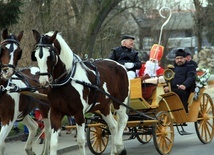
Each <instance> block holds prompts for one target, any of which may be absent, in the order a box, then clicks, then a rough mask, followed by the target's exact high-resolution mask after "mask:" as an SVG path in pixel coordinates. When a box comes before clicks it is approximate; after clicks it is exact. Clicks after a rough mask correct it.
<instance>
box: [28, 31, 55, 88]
mask: <svg viewBox="0 0 214 155" xmlns="http://www.w3.org/2000/svg"><path fill="white" fill-rule="evenodd" d="M32 31H33V36H34V38H35V40H36V44H35V48H34V50H33V52H32V53H31V59H32V61H37V62H38V67H39V69H40V77H39V82H40V84H41V86H43V87H48V86H49V84H50V83H51V82H52V79H53V78H52V75H53V69H54V67H55V65H56V64H57V62H58V55H59V50H58V49H59V44H58V42H57V40H56V36H57V33H58V32H57V31H55V32H51V33H49V35H47V34H46V35H40V33H39V32H38V31H36V30H32ZM50 34H51V36H50ZM56 47H58V48H56Z"/></svg>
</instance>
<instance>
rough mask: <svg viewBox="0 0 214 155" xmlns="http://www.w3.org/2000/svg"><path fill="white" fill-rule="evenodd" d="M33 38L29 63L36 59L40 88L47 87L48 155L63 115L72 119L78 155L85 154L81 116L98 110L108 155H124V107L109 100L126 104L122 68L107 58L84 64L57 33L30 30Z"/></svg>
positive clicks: (126, 83) (53, 150) (126, 88)
mask: <svg viewBox="0 0 214 155" xmlns="http://www.w3.org/2000/svg"><path fill="white" fill-rule="evenodd" d="M33 35H34V38H35V40H36V46H35V50H34V51H33V52H32V60H36V61H37V63H38V67H39V68H40V78H39V82H40V84H41V85H42V86H43V87H49V88H50V89H49V92H48V100H49V102H50V105H51V112H50V119H51V126H52V134H51V144H50V145H51V150H50V154H51V155H56V149H57V142H58V140H57V139H58V133H59V131H60V127H61V120H62V118H63V116H64V115H69V116H74V119H75V122H76V125H77V143H78V145H79V149H80V154H81V155H85V154H86V153H85V133H84V129H85V118H84V114H85V113H86V112H88V111H90V112H92V111H95V110H99V111H100V112H101V115H102V117H103V119H104V120H105V122H106V123H107V125H108V127H109V130H110V132H111V135H112V146H113V147H112V150H111V155H115V154H120V155H122V154H123V155H125V154H126V150H125V148H124V144H123V140H122V136H123V131H124V128H125V126H126V123H127V120H128V116H127V114H126V107H124V106H121V105H120V104H118V103H117V102H115V100H114V101H112V98H111V97H114V98H116V99H117V100H119V101H121V102H123V103H124V104H126V105H127V104H128V101H129V93H130V92H129V80H128V77H127V72H126V69H125V68H124V67H123V66H121V65H119V64H118V63H116V62H114V61H111V60H107V59H106V60H100V61H95V62H94V63H93V64H90V63H84V62H83V61H82V60H81V59H80V58H79V57H78V56H77V55H75V54H74V53H73V52H72V50H71V49H70V48H69V46H68V44H67V43H66V42H65V40H64V39H63V38H62V36H61V35H60V34H58V32H48V33H46V34H45V35H40V33H39V32H38V31H36V30H33ZM101 92H102V93H101ZM103 92H106V93H107V94H109V95H110V96H111V97H110V96H108V95H106V94H105V93H103ZM111 102H112V103H113V106H114V109H115V111H116V113H117V115H118V120H117V121H116V120H115V119H114V117H113V115H112V113H111V108H110V104H111Z"/></svg>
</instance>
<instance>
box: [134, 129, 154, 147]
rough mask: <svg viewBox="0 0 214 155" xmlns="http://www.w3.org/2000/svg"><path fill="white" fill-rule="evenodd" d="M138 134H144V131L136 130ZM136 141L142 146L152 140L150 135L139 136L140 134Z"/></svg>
mask: <svg viewBox="0 0 214 155" xmlns="http://www.w3.org/2000/svg"><path fill="white" fill-rule="evenodd" d="M137 132H138V133H144V132H146V131H145V129H143V128H142V129H137ZM136 137H137V140H138V141H139V142H140V143H142V144H147V143H149V142H150V140H151V139H152V135H144V134H143V135H141V134H137V136H136Z"/></svg>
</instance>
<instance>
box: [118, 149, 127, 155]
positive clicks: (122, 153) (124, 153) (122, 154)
mask: <svg viewBox="0 0 214 155" xmlns="http://www.w3.org/2000/svg"><path fill="white" fill-rule="evenodd" d="M126 154H127V153H126V149H123V151H122V152H121V153H120V154H119V155H126Z"/></svg>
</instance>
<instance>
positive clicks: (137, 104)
mask: <svg viewBox="0 0 214 155" xmlns="http://www.w3.org/2000/svg"><path fill="white" fill-rule="evenodd" d="M164 77H165V79H166V81H169V80H171V79H172V78H173V72H172V71H171V70H168V69H167V70H166V71H165V75H164ZM165 85H166V82H165V80H163V79H162V78H160V77H159V78H153V79H149V80H146V81H144V82H143V83H142V81H141V79H140V78H136V79H132V80H131V95H130V104H129V107H128V110H127V111H128V112H127V113H128V116H129V120H128V122H127V128H128V129H129V130H128V132H127V131H125V132H124V135H130V136H129V138H128V139H134V138H137V140H138V141H139V142H141V143H142V144H146V143H148V142H149V141H150V140H151V139H152V138H153V141H154V145H155V148H156V150H157V151H158V152H159V153H160V154H168V153H169V152H170V151H171V149H172V146H173V142H174V126H176V129H177V131H178V133H179V134H180V135H189V134H190V133H188V132H186V131H185V130H184V126H186V123H187V122H193V123H194V124H195V130H196V133H197V136H198V138H199V140H200V141H201V142H202V143H204V144H206V143H209V142H211V141H212V139H213V136H214V129H213V124H214V118H213V115H214V107H213V101H212V99H211V97H210V96H209V94H207V93H205V92H204V90H205V89H206V88H205V87H204V88H202V89H200V93H198V94H199V96H198V98H197V99H194V92H192V93H191V94H190V96H189V100H188V104H189V105H188V108H189V112H188V113H186V111H185V108H184V107H183V104H182V102H181V100H180V98H179V97H178V95H176V94H175V93H174V92H169V93H164V90H163V88H164V86H165ZM147 116H149V117H147ZM150 117H153V118H155V119H152V118H150ZM88 120H91V121H89V122H90V124H88V128H87V144H88V147H89V149H90V150H91V152H92V153H94V154H102V153H103V152H104V151H105V149H106V147H107V144H108V139H109V134H110V132H109V131H108V127H107V126H106V125H105V122H103V120H102V119H101V117H99V114H97V113H95V115H93V117H90V118H88ZM67 128H72V126H70V127H69V126H68V127H67Z"/></svg>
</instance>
